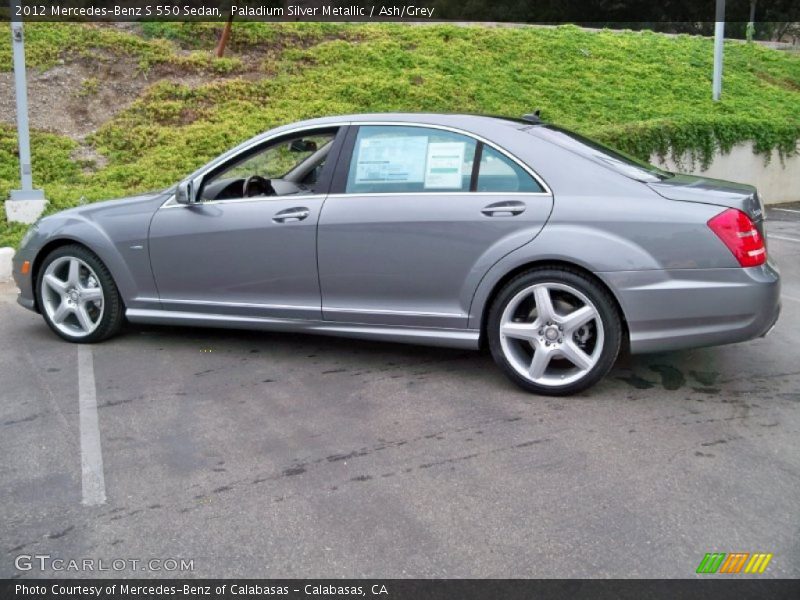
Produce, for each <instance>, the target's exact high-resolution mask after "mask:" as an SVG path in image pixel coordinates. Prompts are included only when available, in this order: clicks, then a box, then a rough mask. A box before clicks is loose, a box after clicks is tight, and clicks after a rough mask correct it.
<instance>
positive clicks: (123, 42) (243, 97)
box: [0, 23, 800, 245]
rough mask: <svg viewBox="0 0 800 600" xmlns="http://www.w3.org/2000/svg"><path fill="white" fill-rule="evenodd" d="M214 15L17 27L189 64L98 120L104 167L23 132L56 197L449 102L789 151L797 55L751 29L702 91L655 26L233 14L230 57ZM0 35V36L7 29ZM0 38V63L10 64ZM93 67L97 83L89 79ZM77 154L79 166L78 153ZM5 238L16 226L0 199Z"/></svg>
mask: <svg viewBox="0 0 800 600" xmlns="http://www.w3.org/2000/svg"><path fill="white" fill-rule="evenodd" d="M218 30H219V25H218V24H179V23H161V24H146V25H145V26H144V27H141V28H140V29H131V30H119V29H116V28H109V27H101V26H92V25H74V24H69V25H68V24H52V23H51V24H35V25H30V26H28V30H27V42H28V43H27V49H28V58H29V64H31V65H33V66H38V67H40V68H43V69H46V68H48V67H51V66H52V65H54V64H56V63H57V62H58V61H60V60H65V61H69V60H72V59H78V58H80V59H82V60H86V59H87V57H88V59H90V60H91V59H93V57H96V58H97V59H98V60H114V57H126V58H132V59H134V64H137V65H138V68H139V69H140V70H143V71H146V72H150V71H151V70H158V69H162V70H163V69H165V68H167V69H169V70H170V71H169V72H170V73H171V74H172V75H175V74H181V73H191V74H192V75H193V76H194V83H195V84H196V83H197V80H198V78H200V80H201V81H203V80H207V83H203V84H202V85H199V86H197V85H195V86H193V87H187V86H184V85H181V84H180V83H174V82H168V81H165V80H161V81H158V78H157V77H154V81H155V83H154V84H153V85H152V86H151V87H149V88H148V89H147V90H146V91H145V92H144V93H143V94H142V95H141V96H140V97H139V98H137V99H136V100H135V101H134V102H133V104H132V105H131V106H130V107H128V108H127V109H125V110H124V111H122V112H121V113H119V114H117V115H116V117H114V118H113V119H112V120H111V121H109V122H107V123H106V124H105V125H103V126H102V127H101V128H100V129H99V130H98V131H97V132H95V133H94V134H93V135H92V136H91V137H90V139H89V140H88V142H89V143H90V144H91V145H92V146H93V147H94V150H95V151H97V152H99V153H100V154H101V155H103V156H105V157H106V158H107V159H108V160H107V164H106V165H104V166H103V167H102V168H100V169H96V168H91V165H90V164H89V165H87V164H84V163H81V162H80V161H78V160H74V159H73V158H72V156H73V153H74V149H75V147H76V142H74V141H72V140H69V139H67V138H64V137H59V136H56V135H52V134H46V133H44V132H36V133H35V134H34V138H33V153H34V165H33V168H34V178H35V180H36V183H37V184H38V185H41V186H43V187H44V188H45V191H46V193H47V196H48V198H49V199H50V200H51V206H50V209H49V210H51V211H53V210H57V209H60V208H64V207H67V206H71V205H74V204H75V203H76V202H77V201H78V199H79V198H80V197H81V196H84V197H85V198H86V199H87V200H90V201H91V200H97V199H102V198H107V197H114V196H118V195H122V194H128V193H133V192H137V191H142V190H147V189H154V188H159V187H163V186H167V185H169V184H171V183H174V182H175V181H176V180H177V179H179V178H180V177H181V176H182V175H184V174H186V173H187V172H189V171H191V170H192V169H193V168H195V167H197V166H198V165H200V164H202V163H204V162H205V161H207V160H208V159H210V158H212V157H213V156H215V155H217V154H218V153H220V152H222V151H223V150H225V149H226V148H228V147H230V146H232V145H234V144H235V143H237V142H240V141H242V140H244V139H246V138H247V137H250V136H252V135H254V134H256V133H259V132H261V131H264V130H266V129H268V128H270V127H272V126H274V125H277V124H281V123H286V122H290V121H294V120H297V119H302V118H308V117H314V116H321V115H330V114H337V113H349V112H363V111H376V112H382V111H400V110H403V111H448V112H462V111H463V112H479V113H490V114H508V115H521V114H523V113H525V112H530V111H531V110H533V109H536V108H539V109H541V110H542V113H543V116H544V117H545V119H546V120H549V121H553V122H556V123H559V124H561V125H564V126H566V127H570V128H573V129H575V130H577V131H580V132H581V133H584V134H585V135H588V136H592V137H595V138H597V139H599V140H602V141H605V142H607V143H610V144H612V145H614V146H617V147H619V148H621V149H623V150H625V151H627V152H630V153H632V154H635V155H638V156H640V157H643V158H647V157H648V156H650V155H651V154H652V153H654V152H655V153H662V154H663V153H666V152H668V151H672V150H674V151H677V152H678V153H683V152H684V151H687V150H690V151H694V152H695V153H696V155H697V157H698V159H699V160H701V161H704V160H707V159H708V158H709V157H710V156H711V154H712V153H713V152H714V151H715V150H716V149H717V148H722V149H723V150H725V149H729V148H730V147H731V146H732V145H733V144H735V143H737V142H741V141H747V140H752V141H753V142H754V143H755V147H756V149H757V150H759V151H763V152H765V153H766V152H768V151H770V150H772V149H774V148H777V149H779V150H780V151H781V152H782V153H790V152H793V151H795V148H796V146H797V141H798V139H800V58H798V56H797V55H796V54H795V55H791V54H788V53H784V52H780V51H776V50H770V49H767V48H764V47H762V46H759V45H756V44H743V43H737V42H731V43H728V44H726V47H725V80H724V95H723V101H722V102H720V103H713V102H712V101H711V98H710V96H711V71H712V42H711V40H709V39H705V38H695V37H687V36H666V35H660V34H654V33H650V32H642V33H633V32H610V31H609V32H591V31H586V30H582V29H579V28H577V27H573V26H563V27H557V28H542V27H526V28H484V27H477V26H475V27H456V26H448V25H435V26H402V25H340V24H283V25H276V24H263V23H235V24H234V30H233V38H232V46H231V52H230V55H229V57H228V58H226V59H223V60H221V61H220V60H216V59H213V58H211V48H213V46H214V44H215V41H216V34H217V32H218ZM6 39H7V38H6ZM10 66H11V65H10V48H9V46H8V42H7V41H6V40H5V39H2V38H1V37H0V70H8V69H10ZM97 85H99V86H102V85H103V82H102V80H101V81H98V82H92V86H89V87H90V88H91V87H93V86H97ZM15 144H16V140H15V134H14V131H13V129H12V128H11V127H7V126H6V127H4V126H0V198H4V197H6V196H7V193H8V190H9V189H11V188H12V187H13V186H16V185H17V179H16V173H17V166H16V158H15V151H16V150H15ZM87 167H88V168H87ZM0 219H2V221H0V245H8V244H12V245H13V244H15V243H17V241H18V239H19V236H20V235H21V233H22V231H23V228H22V227H19V226H11V227H9V226H7V225H6V224H5V218H4V215H2V214H0Z"/></svg>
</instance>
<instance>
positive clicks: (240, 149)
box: [159, 121, 553, 208]
mask: <svg viewBox="0 0 800 600" xmlns="http://www.w3.org/2000/svg"><path fill="white" fill-rule="evenodd" d="M347 126H351V127H362V126H379V127H421V128H424V129H440V130H442V131H449V132H451V133H457V134H459V135H464V136H467V137H469V138H472V139H474V140H476V141H479V142H482V143H484V144H486V145H487V146H489V147H491V148H494V149H495V150H497V151H498V152H499V153H500V154H502V155H504V156H505V157H507V158H508V159H510V160H512V161H514V162H515V163H517V165H519V166H520V167H521V168H522V169H523V170H524V171H525V172H526V173H528V175H530V176H531V177H533V179H534V181H536V183H538V184H539V186H540V187H541V188H542V190H544V191H542V192H470V191H465V192H436V191H422V192H399V193H393V192H370V193H368V194H357V193H347V192H343V193H340V194H312V195H304V196H295V198H311V197H320V196H322V197H332V198H344V197H349V196H406V195H413V196H418V195H421V194H424V195H429V196H442V195H448V196H451V195H459V196H460V195H465V194H475V195H480V196H552V195H553V191H552V190H551V189H550V186H548V185H547V183H546V182H545V181H544V180H543V179H542V178H541V177H540V176H539V174H538V173H536V171H534V170H533V169H532V168H531V167H529V166H528V165H527V164H525V163H524V162H523V161H522V160H520V159H519V158H517V157H516V156H514V155H513V154H511V153H510V152H509V151H508V150H506V149H504V148H502V147H500V146H498V145H497V144H496V143H494V142H492V141H490V140H487V139H486V138H485V137H483V136H481V135H478V134H477V133H472V132H471V131H466V130H464V129H460V128H458V127H452V126H450V125H437V124H432V123H419V122H416V121H337V122H333V123H325V124H321V125H320V124H317V125H314V126H308V125H304V126H302V127H294V128H292V129H286V130H284V131H280V132H277V133H274V134H272V135H269V136H267V134H262V136H263V137H262V136H259V137H256V138H254V139H253V140H251V141H250V142H249V143H248V142H245V144H246V145H242V146H237V147H236V148H232V149H231V150H228V151H227V152H225V153H224V154H222V155H221V156H219V157H217V159H216V160H213V161H212V162H210V163H209V164H207V165H205V166H204V167H202V168H201V169H199V170H197V171H195V172H194V173H192V174H191V175H189V176H188V177H185V178H184V179H181V182H183V181H186V180H188V179H197V178H204V177H205V176H206V175H207V174H208V173H209V172H210V171H213V170H214V169H216V168H217V167H218V166H219V165H220V164H222V163H223V162H226V161H228V160H230V159H232V158H235V157H236V156H238V155H239V154H242V153H246V152H249V151H251V150H252V149H253V148H254V147H256V146H260V145H262V144H266V143H268V142H269V141H270V140H274V139H275V138H278V137H282V136H284V135H291V134H294V133H298V132H302V131H313V130H317V129H327V128H333V127H347ZM352 158H353V157H352V156H350V159H351V160H352ZM348 167H349V163H348ZM288 197H289V196H277V198H288ZM266 198H275V196H266V197H257V198H233V199H230V200H210V201H208V202H198V203H197V204H215V203H223V202H250V201H254V200H256V201H258V200H264V199H266ZM175 206H190V205H188V204H178V203H177V202H175V195H174V194H173V195H172V196H170V197H169V198H168V199H167V200H166V201H165V202H164V204H162V205H161V206H160V207H159V208H173V207H175Z"/></svg>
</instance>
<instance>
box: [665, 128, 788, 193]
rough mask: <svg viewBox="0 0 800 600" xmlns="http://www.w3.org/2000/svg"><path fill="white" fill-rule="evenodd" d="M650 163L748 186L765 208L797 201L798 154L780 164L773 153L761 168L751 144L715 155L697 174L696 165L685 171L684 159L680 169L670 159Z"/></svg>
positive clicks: (759, 157)
mask: <svg viewBox="0 0 800 600" xmlns="http://www.w3.org/2000/svg"><path fill="white" fill-rule="evenodd" d="M799 150H800V149H799ZM650 162H652V163H653V164H654V165H657V166H659V167H662V168H664V169H667V170H669V171H678V172H683V173H692V174H694V175H703V176H705V177H714V178H716V179H727V180H729V181H738V182H740V183H749V184H750V185H754V186H756V188H757V189H758V194H759V196H760V197H761V198H762V200H763V201H764V203H765V204H778V203H781V202H797V201H800V151H799V152H798V153H795V154H793V155H792V156H790V157H788V158H786V159H784V161H783V163H781V158H780V156H779V155H778V152H777V150H773V152H772V160H770V162H769V164H765V162H764V155H763V154H755V153H754V152H753V144H752V143H750V142H747V143H744V144H737V145H736V146H734V147H733V148H732V149H731V151H730V152H729V153H728V154H721V153H717V154H716V155H715V156H714V158H713V160H712V161H711V164H710V165H709V166H708V169H707V170H705V171H701V170H700V165H699V164H696V165H694V168H693V169H692V170H687V167H689V166H691V164H692V161H691V157H689V156H688V155H687V156H684V157H683V159H682V160H681V163H682V165H684V166H683V167H680V166H677V165H676V164H675V162H674V161H673V160H672V157H669V158H667V160H665V161H662V160H659V158H658V157H657V156H653V157H652V158H651V160H650Z"/></svg>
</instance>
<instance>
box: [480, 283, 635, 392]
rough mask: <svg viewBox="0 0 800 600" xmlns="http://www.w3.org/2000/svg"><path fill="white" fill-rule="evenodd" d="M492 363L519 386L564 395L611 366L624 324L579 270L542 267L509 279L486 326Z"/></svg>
mask: <svg viewBox="0 0 800 600" xmlns="http://www.w3.org/2000/svg"><path fill="white" fill-rule="evenodd" d="M487 336H488V340H489V347H490V349H491V352H492V356H493V357H494V360H495V362H496V363H497V364H498V365H499V366H500V368H501V369H503V371H505V373H506V374H507V375H508V376H509V377H510V378H511V379H512V380H513V381H514V382H515V383H517V384H518V385H520V386H521V387H523V388H525V389H526V390H528V391H531V392H534V393H537V394H544V395H548V396H565V395H569V394H574V393H576V392H580V391H582V390H585V389H587V388H589V387H591V386H592V385H594V384H595V383H597V382H598V381H599V380H600V379H601V378H602V377H603V376H604V375H605V374H606V373H608V371H609V369H611V367H612V366H613V364H614V361H615V360H616V358H617V354H618V353H619V348H620V343H621V339H622V324H621V321H620V316H619V313H618V311H617V308H616V305H615V303H614V301H613V299H612V298H611V296H610V294H609V293H608V292H607V291H606V290H605V289H604V288H603V287H601V286H600V285H598V284H597V283H596V282H595V281H593V280H591V279H590V278H588V277H586V276H585V275H583V274H582V273H580V272H578V271H573V270H570V269H561V268H540V269H533V270H531V271H527V272H526V273H523V274H522V275H519V276H517V277H515V278H514V279H512V280H511V281H510V282H509V283H508V284H507V285H506V286H505V287H504V288H503V289H502V290H501V291H500V293H499V294H498V296H497V298H496V299H495V301H494V302H493V304H492V307H491V309H490V312H489V319H488V323H487Z"/></svg>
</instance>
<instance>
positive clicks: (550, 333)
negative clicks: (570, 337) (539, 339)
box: [544, 327, 558, 342]
mask: <svg viewBox="0 0 800 600" xmlns="http://www.w3.org/2000/svg"><path fill="white" fill-rule="evenodd" d="M544 337H545V338H546V339H547V340H548V341H550V342H554V341H555V340H557V339H558V329H557V328H556V327H548V328H547V329H545V331H544Z"/></svg>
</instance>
